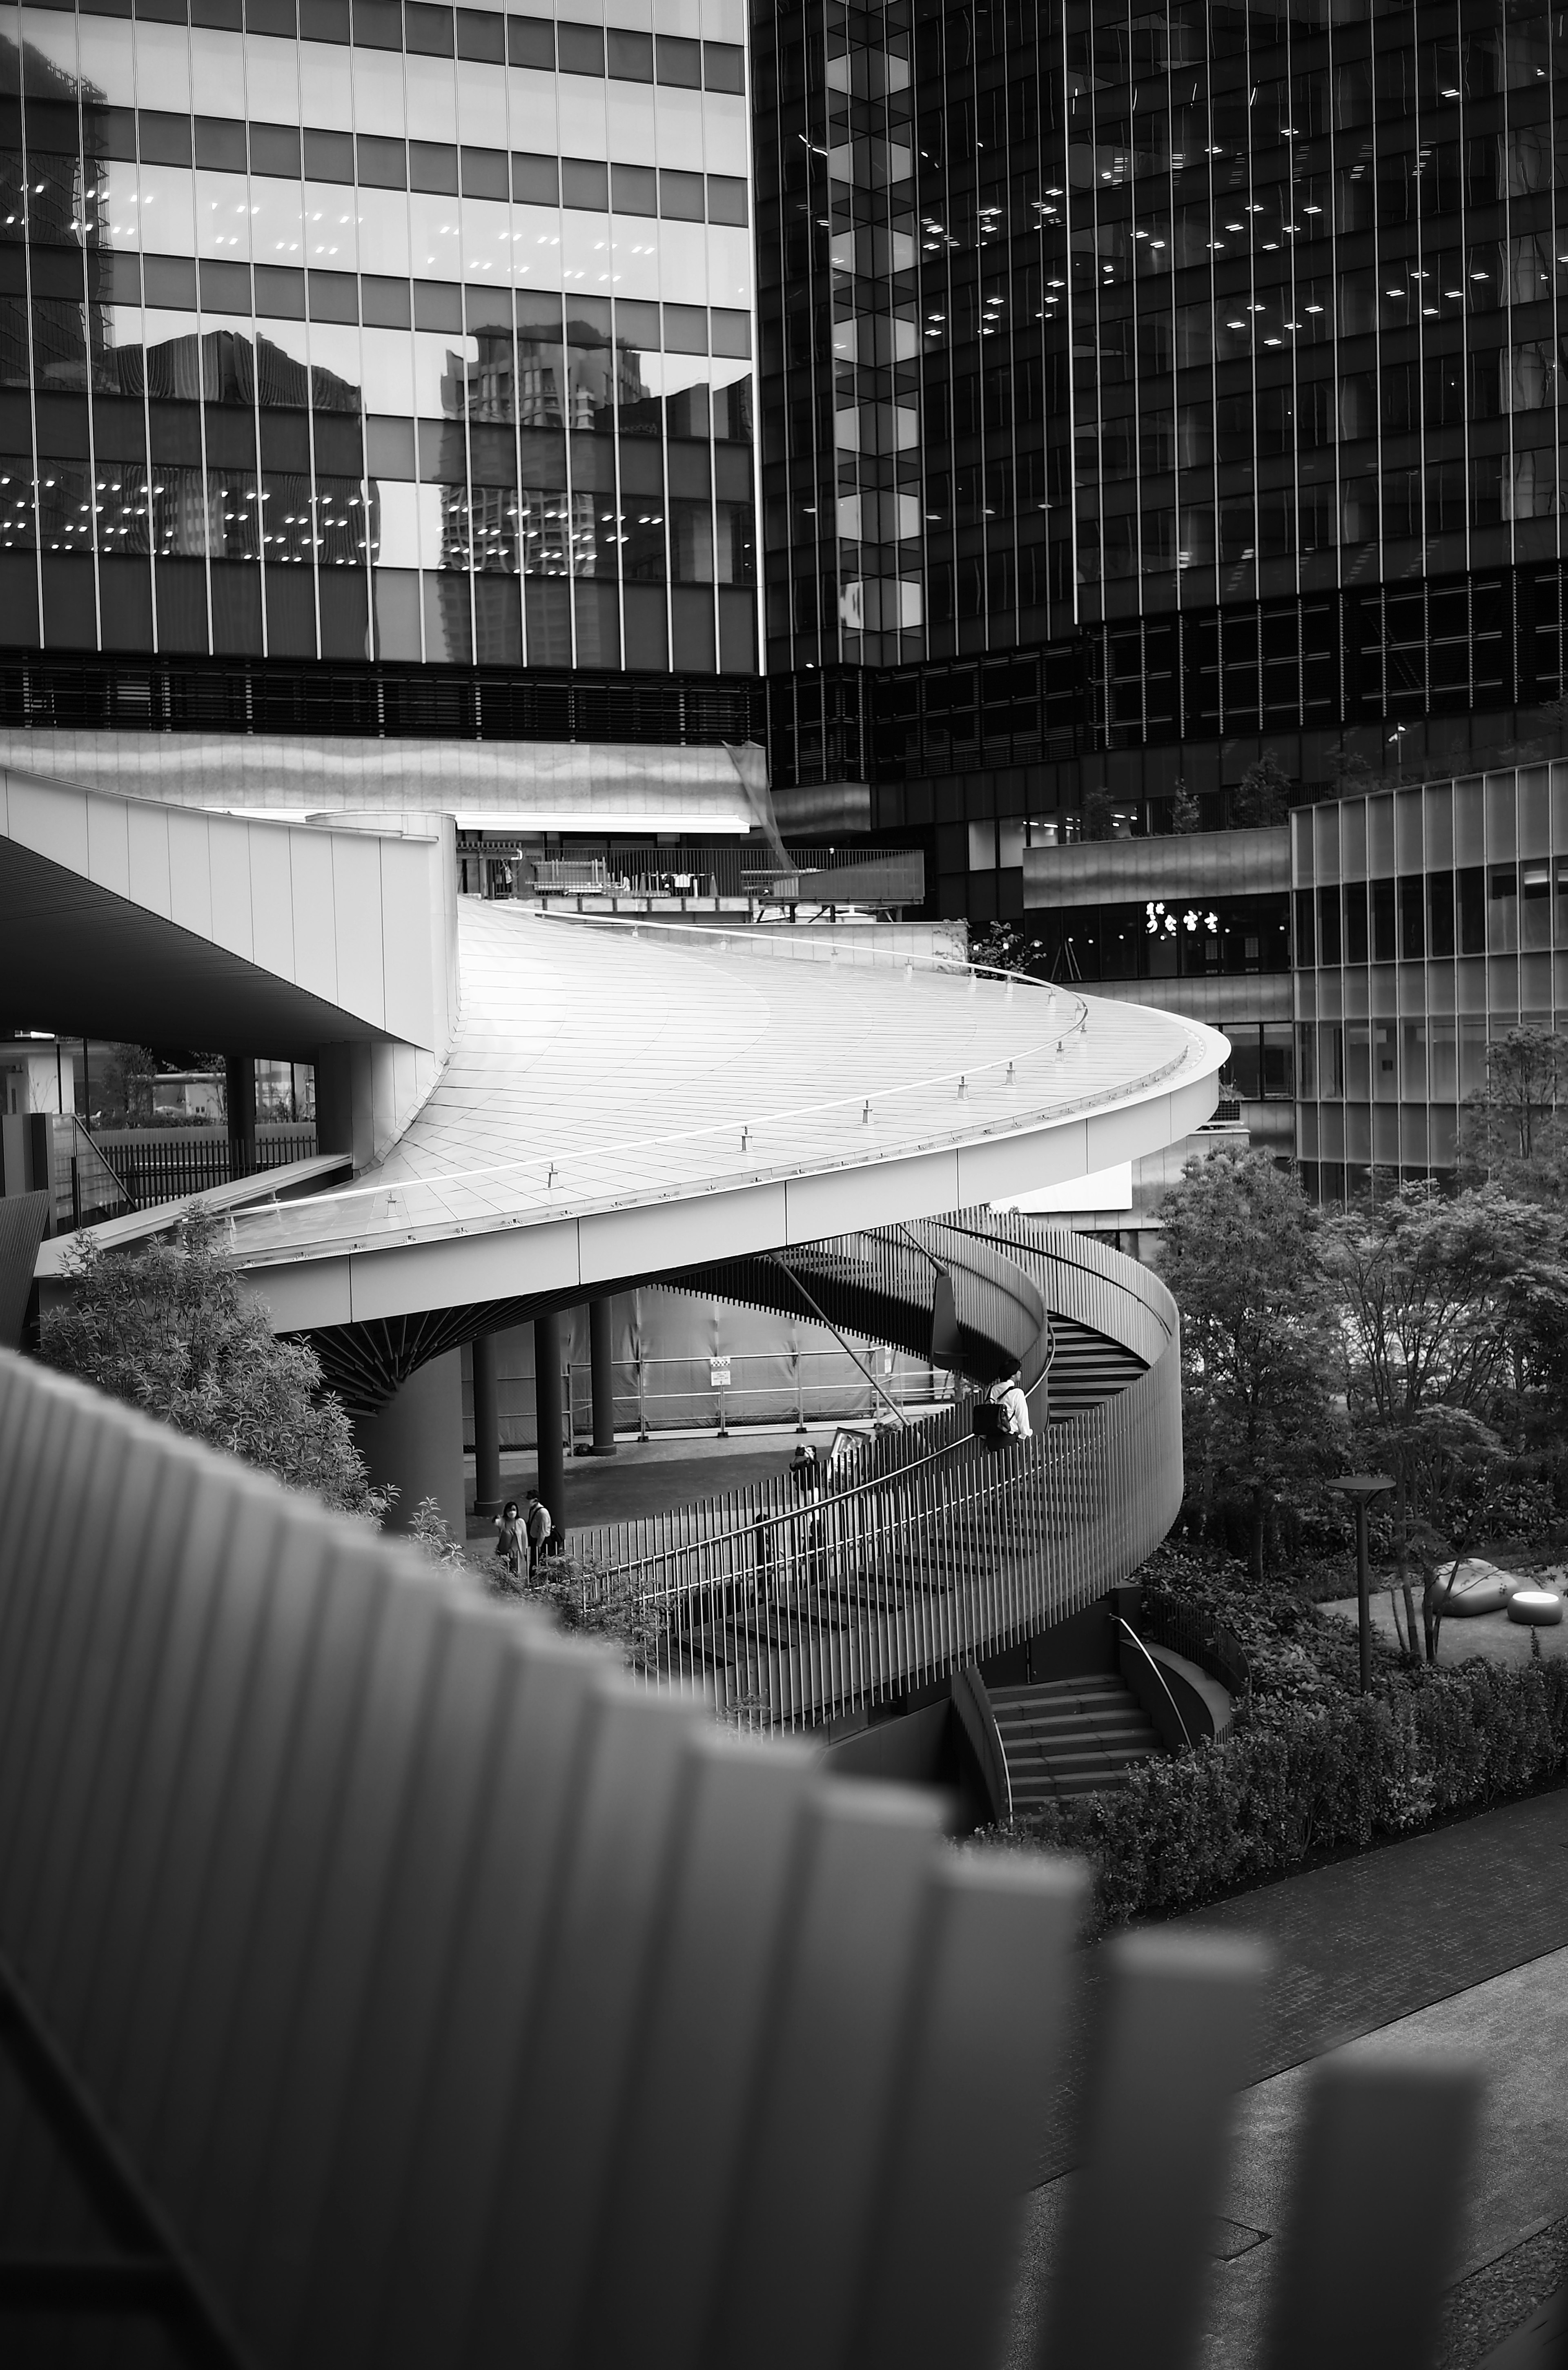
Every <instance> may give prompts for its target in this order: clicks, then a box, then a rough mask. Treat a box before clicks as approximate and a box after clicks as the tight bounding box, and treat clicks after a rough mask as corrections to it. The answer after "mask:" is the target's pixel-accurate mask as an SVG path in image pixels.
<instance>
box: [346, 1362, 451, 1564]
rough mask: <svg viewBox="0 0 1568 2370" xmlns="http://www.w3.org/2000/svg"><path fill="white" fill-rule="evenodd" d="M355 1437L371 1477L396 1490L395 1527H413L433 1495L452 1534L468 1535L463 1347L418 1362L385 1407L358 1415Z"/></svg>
mask: <svg viewBox="0 0 1568 2370" xmlns="http://www.w3.org/2000/svg"><path fill="white" fill-rule="evenodd" d="M354 1438H355V1440H356V1441H357V1442H358V1444H359V1451H360V1455H362V1456H363V1458H364V1461H365V1464H366V1465H367V1467H369V1469H370V1478H371V1479H372V1481H373V1482H375V1484H376V1485H377V1486H378V1487H381V1488H385V1487H386V1484H387V1483H388V1482H390V1483H391V1484H392V1486H393V1487H394V1488H395V1489H396V1490H397V1492H398V1497H397V1501H396V1503H395V1504H394V1506H393V1508H392V1512H391V1513H390V1514H389V1515H388V1517H387V1524H388V1527H389V1528H390V1529H392V1530H398V1531H406V1530H408V1529H409V1527H410V1525H411V1524H412V1523H413V1519H414V1515H415V1513H416V1511H417V1510H418V1508H419V1505H420V1503H421V1500H422V1499H425V1498H433V1499H434V1500H435V1501H436V1504H437V1505H438V1506H439V1507H440V1509H441V1512H442V1514H443V1515H444V1518H445V1522H446V1526H447V1529H448V1530H449V1531H450V1532H451V1534H452V1536H453V1537H454V1538H455V1539H458V1540H461V1539H462V1538H463V1537H464V1536H466V1517H465V1514H464V1511H463V1353H462V1352H461V1351H460V1350H448V1351H447V1352H445V1353H444V1356H442V1357H439V1358H430V1359H427V1360H426V1362H425V1363H424V1364H423V1365H422V1366H417V1367H416V1368H415V1369H414V1372H413V1373H412V1374H411V1375H409V1379H408V1381H407V1382H406V1383H404V1384H403V1385H402V1386H400V1387H399V1389H398V1393H397V1396H396V1397H395V1398H392V1399H391V1400H390V1401H389V1402H388V1404H387V1405H386V1407H384V1408H380V1409H377V1410H376V1412H375V1415H368V1416H360V1417H358V1418H357V1419H356V1421H355V1423H354Z"/></svg>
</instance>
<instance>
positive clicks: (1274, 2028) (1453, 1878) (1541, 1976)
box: [1004, 1623, 1568, 2370]
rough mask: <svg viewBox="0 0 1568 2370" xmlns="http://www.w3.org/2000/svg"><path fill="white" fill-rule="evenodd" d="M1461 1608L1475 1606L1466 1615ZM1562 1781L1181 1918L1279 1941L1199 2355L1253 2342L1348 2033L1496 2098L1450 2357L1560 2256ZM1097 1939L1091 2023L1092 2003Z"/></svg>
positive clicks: (1509, 2308) (1034, 2263)
mask: <svg viewBox="0 0 1568 2370" xmlns="http://www.w3.org/2000/svg"><path fill="white" fill-rule="evenodd" d="M1468 1626H1469V1627H1470V1628H1476V1627H1478V1626H1479V1625H1478V1624H1476V1623H1470V1625H1468ZM1565 1854H1568V1789H1556V1790H1554V1791H1552V1792H1551V1793H1549V1794H1543V1795H1538V1796H1534V1797H1531V1798H1530V1799H1529V1800H1528V1801H1522V1802H1515V1803H1510V1804H1506V1805H1505V1806H1504V1807H1503V1808H1501V1809H1498V1810H1495V1811H1491V1812H1484V1813H1482V1815H1481V1816H1479V1817H1477V1818H1472V1819H1466V1820H1462V1821H1458V1822H1456V1823H1455V1824H1451V1825H1448V1826H1446V1827H1442V1828H1438V1829H1436V1830H1434V1831H1432V1832H1430V1833H1427V1834H1424V1835H1415V1836H1412V1837H1411V1838H1410V1839H1409V1840H1408V1841H1405V1842H1402V1843H1397V1844H1390V1845H1388V1846H1385V1847H1383V1848H1381V1849H1379V1850H1376V1851H1372V1852H1367V1853H1366V1854H1364V1855H1363V1856H1362V1857H1360V1858H1355V1859H1351V1860H1342V1861H1338V1862H1336V1863H1334V1864H1333V1865H1332V1866H1329V1867H1325V1868H1320V1869H1314V1870H1309V1871H1308V1872H1307V1873H1305V1874H1303V1875H1300V1876H1296V1877H1288V1878H1286V1879H1284V1880H1283V1881H1281V1882H1279V1883H1277V1884H1271V1885H1265V1886H1262V1887H1261V1888H1260V1889H1259V1890H1258V1891H1257V1892H1255V1893H1247V1894H1244V1895H1242V1896H1240V1897H1239V1898H1238V1899H1236V1900H1234V1901H1230V1902H1226V1903H1223V1904H1219V1905H1218V1906H1217V1907H1214V1908H1210V1909H1205V1910H1201V1911H1196V1912H1194V1913H1193V1914H1192V1915H1191V1916H1186V1917H1182V1918H1178V1919H1175V1920H1173V1921H1172V1923H1173V1925H1174V1927H1176V1929H1177V1930H1178V1931H1181V1930H1187V1931H1190V1932H1219V1933H1228V1934H1245V1935H1249V1936H1255V1937H1256V1938H1257V1939H1260V1940H1262V1942H1264V1943H1265V1944H1266V1945H1267V1946H1268V1948H1269V1950H1270V1951H1271V1953H1272V1956H1273V1959H1274V1974H1273V1976H1272V1977H1271V1979H1270V1980H1269V1981H1268V1983H1267V1984H1266V1985H1265V1989H1264V1996H1263V2001H1262V2028H1261V2036H1260V2043H1259V2052H1258V2078H1257V2079H1256V2081H1255V2082H1254V2084H1253V2086H1252V2087H1251V2089H1249V2090H1247V2091H1245V2092H1244V2093H1243V2094H1242V2097H1241V2099H1240V2101H1239V2108H1238V2114H1237V2144H1236V2148H1235V2152H1234V2156H1233V2159H1232V2164H1231V2170H1230V2178H1229V2182H1228V2190H1227V2193H1226V2196H1225V2199H1224V2201H1223V2204H1222V2209H1221V2212H1222V2219H1221V2220H1220V2221H1219V2223H1218V2224H1217V2226H1216V2233H1215V2268H1214V2274H1213V2280H1212V2283H1211V2286H1210V2290H1209V2297H1208V2305H1207V2313H1206V2323H1205V2339H1204V2344H1203V2348H1202V2353H1201V2356H1200V2359H1201V2362H1202V2364H1203V2370H1250V2365H1251V2364H1252V2363H1253V2362H1255V2361H1256V2360H1257V2359H1258V2358H1259V2357H1260V2352H1261V2339H1262V2329H1263V2324H1264V2316H1265V2312H1266V2306H1267V2298H1268V2293H1269V2288H1270V2284H1271V2281H1272V2278H1273V2273H1274V2261H1275V2257H1276V2255H1277V2248H1276V2246H1275V2243H1274V2240H1275V2234H1276V2232H1277V2231H1278V2229H1279V2226H1280V2221H1281V2212H1282V2199H1283V2195H1284V2191H1285V2185H1286V2178H1287V2174H1288V2169H1289V2164H1290V2160H1291V2152H1292V2147H1293V2144H1294V2140H1295V2136H1296V2134H1297V2127H1298V2123H1299V2118H1300V2112H1301V2106H1302V2101H1303V2099H1304V2096H1305V2093H1306V2089H1307V2083H1308V2076H1309V2071H1310V2068H1311V2065H1312V2062H1313V2061H1314V2060H1315V2059H1317V2058H1319V2057H1320V2056H1322V2055H1323V2054H1325V2053H1326V2052H1328V2051H1330V2050H1332V2049H1338V2048H1343V2047H1349V2048H1350V2049H1352V2050H1355V2051H1356V2052H1358V2053H1366V2052H1369V2051H1373V2050H1389V2051H1394V2052H1398V2053H1400V2054H1415V2055H1416V2056H1422V2055H1435V2056H1438V2057H1440V2058H1442V2059H1443V2060H1444V2062H1446V2063H1452V2062H1453V2061H1454V2059H1455V2058H1456V2057H1457V2056H1458V2055H1461V2054H1470V2056H1471V2057H1472V2058H1473V2059H1474V2060H1475V2061H1476V2062H1477V2063H1479V2065H1481V2066H1482V2070H1483V2072H1484V2075H1485V2077H1486V2101H1485V2107H1484V2111H1483V2116H1482V2134H1481V2139H1480V2144H1479V2148H1478V2153H1477V2159H1476V2164H1475V2169H1474V2174H1473V2178H1472V2181H1471V2189H1470V2201H1469V2207H1468V2211H1467V2215H1466V2223H1465V2229H1464V2235H1463V2238H1462V2241H1461V2246H1460V2252H1459V2259H1458V2262H1457V2264H1456V2266H1455V2276H1454V2280H1453V2284H1452V2285H1451V2287H1450V2290H1449V2294H1448V2298H1447V2306H1446V2309H1445V2324H1444V2339H1443V2347H1442V2352H1441V2354H1440V2364H1441V2370H1473V2365H1476V2364H1480V2363H1481V2362H1482V2361H1483V2360H1484V2358H1485V2356H1486V2354H1487V2353H1489V2352H1490V2351H1491V2350H1492V2349H1493V2347H1494V2346H1495V2345H1497V2344H1498V2343H1499V2342H1500V2341H1502V2339H1503V2338H1504V2337H1505V2336H1506V2335H1507V2334H1508V2332H1509V2331H1510V2330H1512V2329H1513V2328H1514V2327H1516V2325H1517V2324H1518V2323H1519V2322H1521V2321H1522V2320H1524V2319H1525V2318H1527V2317H1528V2315H1529V2313H1530V2312H1531V2311H1532V2310H1533V2309H1534V2307H1536V2306H1537V2305H1538V2304H1539V2302H1540V2300H1541V2298H1542V2297H1543V2296H1545V2295H1548V2294H1549V2293H1550V2292H1551V2289H1552V2288H1554V2287H1555V2286H1556V2285H1557V2284H1558V2283H1559V2281H1560V2280H1561V2279H1562V2276H1563V2272H1564V2270H1565V2269H1568V2261H1565V2258H1568V2114H1565V2113H1564V2111H1563V2103H1562V2065H1563V2062H1564V2055H1565V2051H1568V1881H1565V1880H1568V1858H1564V1855H1565ZM1087 1955H1088V1961H1089V1964H1088V1971H1087V1972H1088V1977H1089V1980H1088V1983H1087V1985H1086V1986H1085V2000H1084V2006H1083V2011H1082V2023H1083V2025H1084V2026H1085V2027H1086V2028H1087V2027H1089V2026H1090V2024H1091V2022H1092V2019H1093V2017H1094V2014H1095V2008H1096V2002H1097V1997H1098V1994H1099V1990H1100V1984H1099V1982H1098V1980H1097V1977H1098V1968H1099V1957H1100V1954H1099V1952H1098V1951H1090V1953H1088V1954H1087ZM1082 2061H1083V2052H1082V2048H1081V2044H1080V2046H1079V2047H1078V2048H1075V2049H1074V2050H1073V2051H1072V2052H1070V2053H1069V2059H1068V2064H1067V2067H1066V2077H1065V2080H1064V2085H1063V2096H1062V2100H1061V2111H1060V2116H1059V2128H1060V2130H1061V2132H1062V2139H1061V2142H1060V2144H1059V2146H1058V2147H1057V2148H1056V2150H1055V2151H1054V2154H1053V2157H1052V2160H1051V2161H1050V2162H1048V2163H1047V2164H1045V2165H1043V2167H1042V2168H1041V2171H1042V2176H1043V2177H1042V2180H1041V2182H1040V2185H1039V2186H1038V2187H1037V2188H1036V2189H1035V2190H1034V2191H1033V2192H1032V2194H1031V2196H1030V2199H1029V2201H1028V2204H1027V2208H1026V2212H1025V2219H1024V2228H1023V2238H1022V2272H1023V2276H1022V2277H1021V2279H1020V2288H1019V2300H1018V2306H1017V2309H1016V2314H1015V2318H1014V2323H1013V2327H1012V2330H1011V2332H1010V2339H1009V2346H1008V2348H1007V2352H1006V2354H1005V2357H1004V2358H1005V2361H1006V2364H1007V2370H1024V2365H1025V2364H1026V2363H1028V2362H1029V2361H1030V2360H1031V2359H1032V2346H1033V2341H1034V2322H1035V2310H1034V2305H1035V2297H1036V2295H1037V2292H1038V2282H1039V2280H1040V2277H1041V2275H1042V2273H1043V2272H1048V2269H1049V2264H1050V2260H1051V2256H1052V2251H1053V2249H1054V2247H1055V2242H1056V2238H1057V2234H1058V2232H1059V2230H1060V2228H1061V2226H1062V2220H1063V2213H1064V2207H1065V2204H1066V2194H1067V2191H1068V2187H1069V2184H1070V2181H1071V2179H1072V2174H1071V2169H1070V2168H1071V2165H1072V2162H1073V2157H1074V2153H1075V2150H1074V2145H1073V2140H1072V2136H1071V2134H1072V2131H1073V2128H1074V2124H1075V2123H1076V2119H1077V2112H1078V2104H1079V2094H1080V2092H1081V2087H1082V2085H1081V2079H1080V2077H1081V2067H1082Z"/></svg>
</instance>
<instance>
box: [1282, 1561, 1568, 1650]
mask: <svg viewBox="0 0 1568 2370" xmlns="http://www.w3.org/2000/svg"><path fill="white" fill-rule="evenodd" d="M1532 1577H1533V1575H1532ZM1540 1584H1541V1586H1542V1587H1543V1588H1556V1589H1561V1588H1562V1584H1563V1574H1562V1569H1561V1567H1560V1566H1558V1565H1553V1567H1552V1569H1551V1571H1550V1572H1543V1573H1542V1574H1540ZM1368 1609H1369V1610H1370V1612H1371V1616H1372V1626H1373V1628H1375V1629H1376V1631H1377V1632H1378V1636H1379V1637H1380V1638H1383V1639H1387V1641H1388V1643H1389V1645H1390V1646H1393V1647H1396V1648H1397V1647H1398V1645H1399V1642H1400V1639H1399V1634H1398V1631H1397V1629H1396V1627H1395V1623H1394V1615H1393V1608H1392V1606H1391V1605H1389V1595H1388V1591H1387V1590H1386V1589H1380V1590H1378V1591H1376V1592H1374V1593H1373V1596H1372V1600H1371V1604H1370V1606H1369V1608H1368ZM1319 1610H1320V1612H1322V1613H1327V1614H1332V1616H1333V1617H1334V1618H1335V1619H1336V1620H1341V1621H1348V1622H1349V1623H1350V1624H1351V1626H1352V1628H1354V1627H1355V1619H1356V1607H1355V1597H1354V1596H1336V1597H1334V1598H1333V1599H1332V1601H1331V1602H1330V1603H1329V1604H1327V1605H1320V1607H1319ZM1402 1615H1403V1608H1402V1606H1401V1618H1402ZM1420 1618H1421V1602H1420V1599H1419V1597H1418V1598H1417V1600H1416V1619H1417V1620H1418V1621H1419V1620H1420ZM1532 1634H1533V1635H1534V1636H1535V1637H1537V1638H1539V1639H1540V1651H1541V1653H1542V1654H1543V1655H1544V1656H1547V1657H1549V1658H1551V1660H1556V1658H1557V1657H1558V1656H1559V1655H1562V1654H1568V1622H1559V1623H1558V1625H1557V1626H1556V1628H1541V1629H1536V1630H1534V1631H1533V1632H1532V1631H1531V1629H1530V1628H1529V1626H1528V1624H1527V1623H1525V1622H1522V1621H1510V1620H1509V1618H1508V1616H1507V1614H1506V1613H1505V1612H1502V1613H1478V1614H1472V1615H1470V1616H1465V1617H1460V1616H1455V1617H1453V1618H1452V1619H1450V1620H1447V1621H1445V1622H1444V1623H1443V1626H1442V1628H1441V1629H1440V1630H1439V1632H1438V1636H1437V1660H1438V1662H1439V1663H1440V1664H1443V1665H1444V1666H1446V1667H1447V1668H1448V1669H1452V1667H1453V1666H1454V1664H1455V1663H1456V1662H1470V1660H1471V1659H1472V1657H1474V1656H1475V1655H1478V1654H1479V1655H1480V1656H1482V1659H1483V1660H1484V1661H1486V1662H1504V1663H1507V1664H1510V1665H1513V1666H1517V1665H1519V1664H1521V1663H1524V1662H1528V1661H1529V1659H1530V1655H1531V1652H1532V1651H1533V1650H1532V1648H1531V1645H1530V1639H1531V1636H1532Z"/></svg>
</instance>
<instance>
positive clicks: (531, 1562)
mask: <svg viewBox="0 0 1568 2370" xmlns="http://www.w3.org/2000/svg"><path fill="white" fill-rule="evenodd" d="M525 1528H526V1530H527V1534H528V1570H530V1572H537V1570H538V1569H539V1566H540V1564H541V1563H542V1562H543V1560H544V1559H545V1557H546V1556H547V1555H548V1554H550V1553H551V1552H552V1550H551V1547H550V1540H551V1538H552V1537H553V1536H554V1535H555V1524H554V1523H553V1522H552V1521H551V1520H550V1510H549V1508H548V1506H547V1505H546V1503H545V1501H544V1500H543V1499H542V1498H541V1497H540V1495H539V1493H538V1491H537V1490H529V1492H528V1514H527V1521H526V1524H525Z"/></svg>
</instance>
